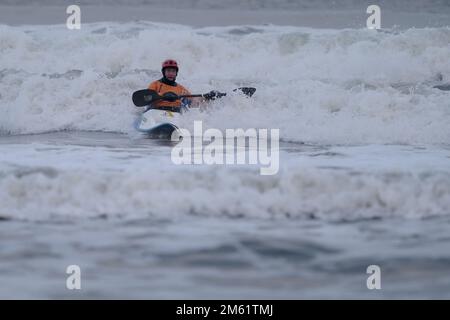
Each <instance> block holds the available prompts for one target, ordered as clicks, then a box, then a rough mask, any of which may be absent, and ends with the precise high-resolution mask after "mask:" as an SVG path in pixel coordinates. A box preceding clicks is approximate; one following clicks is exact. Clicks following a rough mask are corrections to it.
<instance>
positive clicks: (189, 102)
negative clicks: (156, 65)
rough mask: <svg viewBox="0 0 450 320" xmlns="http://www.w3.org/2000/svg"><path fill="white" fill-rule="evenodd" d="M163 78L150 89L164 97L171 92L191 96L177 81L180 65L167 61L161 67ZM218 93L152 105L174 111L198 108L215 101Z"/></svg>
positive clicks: (212, 92)
mask: <svg viewBox="0 0 450 320" xmlns="http://www.w3.org/2000/svg"><path fill="white" fill-rule="evenodd" d="M161 72H162V75H163V77H162V78H161V79H159V80H156V81H153V82H152V83H150V85H149V86H148V89H150V90H154V91H156V92H157V93H158V94H159V95H161V96H164V94H167V93H169V92H171V93H174V94H176V95H177V96H180V95H190V94H191V92H190V91H189V90H188V89H186V88H185V87H184V86H182V85H181V84H179V83H177V82H176V81H175V80H176V78H177V75H178V63H177V62H176V61H175V60H173V59H168V60H165V61H164V62H163V63H162V66H161ZM216 94H217V93H216V91H211V92H209V93H207V94H205V95H203V99H202V98H189V99H187V98H182V99H173V100H170V101H168V100H159V101H156V102H154V103H153V104H152V105H151V108H152V109H172V110H174V111H176V110H177V109H178V108H181V107H185V106H190V107H196V106H198V105H199V104H200V103H202V102H203V101H205V100H206V101H208V100H214V99H215V97H216Z"/></svg>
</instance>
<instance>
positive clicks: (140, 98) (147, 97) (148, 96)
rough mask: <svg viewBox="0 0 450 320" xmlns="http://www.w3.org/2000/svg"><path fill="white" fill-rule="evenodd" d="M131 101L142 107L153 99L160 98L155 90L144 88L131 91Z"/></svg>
mask: <svg viewBox="0 0 450 320" xmlns="http://www.w3.org/2000/svg"><path fill="white" fill-rule="evenodd" d="M132 98H133V103H134V105H135V106H136V107H144V106H148V105H149V104H151V103H152V102H153V101H155V100H158V99H160V96H159V95H158V93H156V91H153V90H149V89H144V90H138V91H136V92H134V93H133V97H132Z"/></svg>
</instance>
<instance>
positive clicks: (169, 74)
mask: <svg viewBox="0 0 450 320" xmlns="http://www.w3.org/2000/svg"><path fill="white" fill-rule="evenodd" d="M164 74H165V76H166V78H167V79H169V80H170V81H174V80H175V78H176V77H177V69H175V68H166V69H165V70H164Z"/></svg>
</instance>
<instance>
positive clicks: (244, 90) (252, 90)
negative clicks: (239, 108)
mask: <svg viewBox="0 0 450 320" xmlns="http://www.w3.org/2000/svg"><path fill="white" fill-rule="evenodd" d="M233 91H240V92H242V93H243V94H245V95H246V96H247V97H251V96H252V95H253V94H254V93H255V91H256V88H252V87H242V88H237V89H234V90H233Z"/></svg>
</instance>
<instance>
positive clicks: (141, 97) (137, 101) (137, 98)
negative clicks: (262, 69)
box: [133, 87, 256, 107]
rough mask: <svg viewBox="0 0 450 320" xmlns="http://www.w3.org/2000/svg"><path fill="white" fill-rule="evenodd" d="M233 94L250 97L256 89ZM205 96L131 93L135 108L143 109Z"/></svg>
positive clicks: (149, 91) (219, 95)
mask: <svg viewBox="0 0 450 320" xmlns="http://www.w3.org/2000/svg"><path fill="white" fill-rule="evenodd" d="M233 91H234V92H236V91H240V92H242V93H243V94H245V95H246V96H247V97H251V96H252V95H253V94H254V93H255V91H256V88H251V87H241V88H236V89H234V90H233ZM205 95H206V94H190V95H181V96H178V95H176V94H175V93H173V92H167V93H165V94H164V95H162V96H160V95H159V94H158V93H157V92H156V91H153V90H150V89H144V90H138V91H136V92H134V93H133V103H134V105H135V106H136V107H144V106H148V105H149V104H152V103H153V102H155V101H158V100H166V101H176V100H178V99H181V98H203V97H204V96H205ZM226 95H227V94H226V93H222V92H217V93H216V95H215V98H221V97H223V96H226Z"/></svg>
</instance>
